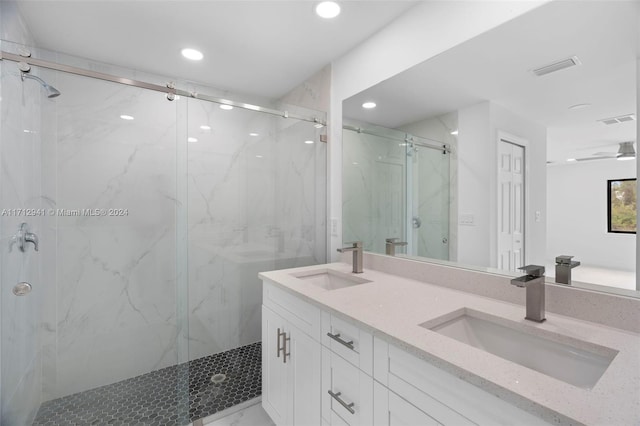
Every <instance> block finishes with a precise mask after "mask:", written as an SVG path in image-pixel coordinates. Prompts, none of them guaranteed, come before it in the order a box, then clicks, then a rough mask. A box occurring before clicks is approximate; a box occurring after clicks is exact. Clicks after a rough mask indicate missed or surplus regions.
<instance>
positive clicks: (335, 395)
mask: <svg viewBox="0 0 640 426" xmlns="http://www.w3.org/2000/svg"><path fill="white" fill-rule="evenodd" d="M328 392H329V395H331V398H333V399H335V400H336V401H338V402H339V403H340V405H342V406H343V407H344V408H346V409H347V411H349V412H350V413H351V414H355V413H356V410H354V409H353V406H354V405H355V404H354V403H353V402H352V403H350V404H347V403H346V402H344V401H343V400H342V398H340V395H342V392H338V393H333V392H331V390H329V391H328Z"/></svg>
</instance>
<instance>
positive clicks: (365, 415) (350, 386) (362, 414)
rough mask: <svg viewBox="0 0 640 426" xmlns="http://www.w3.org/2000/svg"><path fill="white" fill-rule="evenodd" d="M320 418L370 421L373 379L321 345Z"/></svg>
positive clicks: (349, 422) (355, 422)
mask: <svg viewBox="0 0 640 426" xmlns="http://www.w3.org/2000/svg"><path fill="white" fill-rule="evenodd" d="M322 417H323V419H324V420H325V421H328V422H329V423H330V424H331V425H336V424H339V425H350V426H354V425H363V426H365V425H366V426H369V425H371V424H373V379H372V378H371V376H369V375H367V374H365V373H363V372H362V371H360V370H359V369H358V368H357V367H355V366H354V365H352V364H350V363H349V362H347V361H346V360H345V359H343V358H342V357H341V356H339V355H337V354H335V353H334V352H331V351H330V350H329V349H328V348H325V347H323V348H322Z"/></svg>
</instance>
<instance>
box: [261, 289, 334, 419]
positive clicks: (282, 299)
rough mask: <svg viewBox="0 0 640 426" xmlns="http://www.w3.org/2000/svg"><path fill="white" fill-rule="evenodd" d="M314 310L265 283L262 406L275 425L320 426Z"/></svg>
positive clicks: (318, 347)
mask: <svg viewBox="0 0 640 426" xmlns="http://www.w3.org/2000/svg"><path fill="white" fill-rule="evenodd" d="M319 335H320V310H319V309H318V308H316V307H315V306H313V305H311V304H309V303H306V302H303V301H302V300H300V299H298V298H296V297H294V296H292V295H290V294H288V293H286V292H283V291H282V290H279V289H278V288H276V287H274V286H273V285H272V284H269V283H267V282H265V286H264V291H263V306H262V406H263V407H264V409H265V411H266V412H267V413H268V414H269V416H270V417H271V419H272V420H273V421H274V423H276V424H277V425H296V426H298V425H299V426H315V425H319V424H320V416H321V414H320V406H321V405H320V404H321V398H320V388H321V383H320V377H321V375H320V373H321V371H320V369H321V365H322V363H321V353H322V352H321V345H320V342H319Z"/></svg>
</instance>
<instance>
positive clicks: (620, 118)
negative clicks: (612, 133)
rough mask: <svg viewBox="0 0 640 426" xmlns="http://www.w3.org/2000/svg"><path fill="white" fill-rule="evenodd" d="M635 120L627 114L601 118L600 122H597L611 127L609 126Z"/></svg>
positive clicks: (631, 115)
mask: <svg viewBox="0 0 640 426" xmlns="http://www.w3.org/2000/svg"><path fill="white" fill-rule="evenodd" d="M635 119H636V116H635V115H633V114H627V115H620V116H618V117H611V118H603V119H602V120H598V121H599V122H601V123H604V124H607V125H611V124H620V123H626V122H627V121H634V120H635Z"/></svg>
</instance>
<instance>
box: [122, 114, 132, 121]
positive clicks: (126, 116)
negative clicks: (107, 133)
mask: <svg viewBox="0 0 640 426" xmlns="http://www.w3.org/2000/svg"><path fill="white" fill-rule="evenodd" d="M120 118H122V119H123V120H133V117H132V116H130V115H126V114H122V115H121V116H120Z"/></svg>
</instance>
